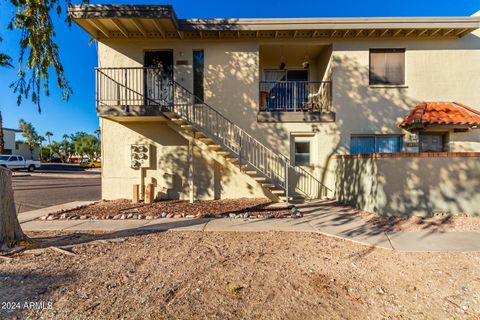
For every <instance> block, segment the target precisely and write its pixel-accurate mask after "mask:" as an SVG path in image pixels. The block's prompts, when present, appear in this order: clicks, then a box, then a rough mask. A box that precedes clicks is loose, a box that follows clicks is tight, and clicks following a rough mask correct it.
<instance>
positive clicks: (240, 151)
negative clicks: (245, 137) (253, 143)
mask: <svg viewBox="0 0 480 320" xmlns="http://www.w3.org/2000/svg"><path fill="white" fill-rule="evenodd" d="M238 165H239V166H240V171H242V133H241V132H240V141H239V142H238Z"/></svg>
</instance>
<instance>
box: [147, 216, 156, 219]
mask: <svg viewBox="0 0 480 320" xmlns="http://www.w3.org/2000/svg"><path fill="white" fill-rule="evenodd" d="M145 219H147V220H153V219H155V217H154V216H146V217H145Z"/></svg>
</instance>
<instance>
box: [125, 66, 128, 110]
mask: <svg viewBox="0 0 480 320" xmlns="http://www.w3.org/2000/svg"><path fill="white" fill-rule="evenodd" d="M127 72H128V69H125V97H124V99H125V112H128V111H129V110H128V100H127V92H128V82H127Z"/></svg>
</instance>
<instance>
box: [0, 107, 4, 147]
mask: <svg viewBox="0 0 480 320" xmlns="http://www.w3.org/2000/svg"><path fill="white" fill-rule="evenodd" d="M4 152H5V141H4V140H3V123H2V112H1V111H0V154H2V153H4Z"/></svg>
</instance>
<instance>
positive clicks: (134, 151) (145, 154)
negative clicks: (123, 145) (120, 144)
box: [130, 144, 151, 169]
mask: <svg viewBox="0 0 480 320" xmlns="http://www.w3.org/2000/svg"><path fill="white" fill-rule="evenodd" d="M130 166H131V167H132V168H134V169H140V168H149V167H150V166H151V157H150V146H149V145H148V144H132V145H131V146H130Z"/></svg>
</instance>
